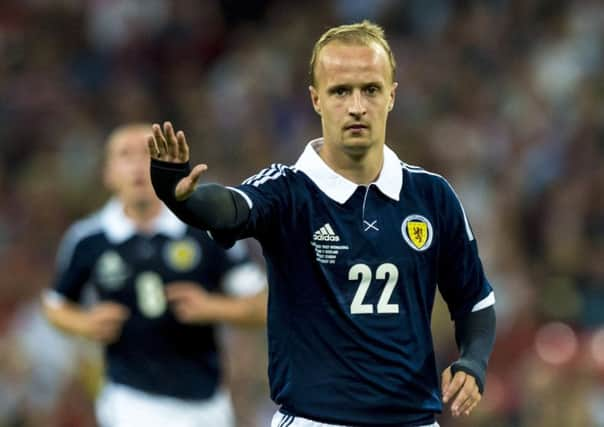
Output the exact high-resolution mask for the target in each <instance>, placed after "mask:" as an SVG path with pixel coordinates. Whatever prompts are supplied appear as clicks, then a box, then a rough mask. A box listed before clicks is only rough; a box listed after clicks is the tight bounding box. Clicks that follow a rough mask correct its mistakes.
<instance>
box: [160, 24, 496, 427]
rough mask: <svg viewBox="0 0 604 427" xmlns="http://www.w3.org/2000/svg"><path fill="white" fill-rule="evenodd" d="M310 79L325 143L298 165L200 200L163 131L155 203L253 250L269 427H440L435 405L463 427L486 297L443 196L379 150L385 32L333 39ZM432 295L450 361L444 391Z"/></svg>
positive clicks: (438, 180)
mask: <svg viewBox="0 0 604 427" xmlns="http://www.w3.org/2000/svg"><path fill="white" fill-rule="evenodd" d="M310 72H311V85H310V88H309V89H310V98H311V101H312V105H313V107H314V109H315V111H316V112H317V114H318V115H319V116H320V118H321V123H322V138H318V139H315V140H313V141H310V142H309V143H308V145H307V146H306V148H305V150H304V152H303V153H302V155H301V156H300V158H299V159H298V161H297V162H296V164H295V165H294V166H290V167H288V166H284V165H280V164H274V165H272V166H270V167H268V168H266V169H264V170H262V171H261V172H260V173H258V174H257V175H255V176H252V177H251V178H249V179H247V180H245V181H244V182H243V183H242V184H241V185H239V186H237V187H234V188H231V187H223V186H220V185H218V184H203V185H199V186H198V185H197V183H198V181H199V179H200V176H201V174H202V173H203V172H204V171H205V170H206V168H207V166H206V165H205V164H201V165H197V166H195V167H194V168H193V169H190V166H189V164H188V159H189V148H188V144H187V142H186V138H185V135H184V133H183V132H182V131H178V132H175V130H174V128H173V126H172V124H171V123H169V122H165V123H164V124H163V128H162V127H160V126H159V125H157V124H155V125H153V137H152V138H149V149H150V153H151V156H152V171H151V174H152V181H153V185H154V187H155V190H156V192H157V194H158V195H159V197H160V198H162V199H163V200H164V201H166V203H167V204H168V206H169V207H170V208H171V209H172V210H173V211H174V212H175V213H176V214H177V215H179V216H180V217H181V218H182V219H184V220H185V221H187V222H188V223H189V224H192V225H195V226H197V227H199V228H202V229H204V230H209V231H210V232H211V234H212V236H213V238H214V239H215V240H216V241H219V242H221V243H222V244H224V245H229V244H232V243H233V242H234V241H235V240H236V239H240V238H244V237H248V236H253V237H255V238H256V239H258V241H259V242H260V244H261V245H262V248H263V250H264V255H265V258H266V262H267V266H268V276H269V289H270V292H269V295H270V296H269V306H268V307H269V308H268V339H269V380H270V387H271V397H272V399H273V400H274V401H275V402H276V403H277V404H278V405H280V409H279V411H278V412H277V413H276V414H275V415H274V417H273V421H272V426H273V427H277V426H279V427H282V426H289V427H292V426H329V425H338V426H340V425H346V426H352V425H354V426H372V427H376V426H397V427H400V426H437V425H438V424H437V421H436V416H437V414H438V413H439V412H441V411H442V401H444V402H445V403H450V404H451V410H452V413H453V415H454V416H459V415H461V414H465V415H469V414H470V412H471V411H472V410H473V409H474V407H475V406H476V405H477V404H478V402H479V401H480V399H481V395H482V393H483V389H484V382H485V371H486V367H487V361H488V358H489V356H490V353H491V350H492V346H493V342H494V335H495V312H494V302H495V298H494V294H493V291H492V288H491V286H490V285H489V282H488V281H487V279H486V277H485V274H484V272H483V268H482V265H481V261H480V259H479V256H478V249H477V244H476V239H475V236H474V234H473V232H472V229H471V227H470V224H469V222H468V218H467V217H466V214H465V212H464V209H463V207H462V204H461V202H460V200H459V199H458V197H457V195H456V194H455V192H454V191H453V189H452V187H451V186H450V184H449V183H448V182H447V181H446V180H445V179H444V178H443V177H442V176H440V175H437V174H435V173H431V172H428V171H426V170H424V169H422V168H419V167H416V166H411V165H408V164H406V163H404V162H402V161H401V160H399V158H398V157H397V155H396V154H395V153H394V152H393V151H392V150H391V149H390V148H388V147H387V146H386V145H385V139H386V137H385V134H386V122H387V118H388V114H389V112H390V110H392V108H393V106H394V101H395V91H396V87H397V84H396V83H395V81H394V76H395V60H394V58H393V55H392V52H391V50H390V47H389V45H388V43H387V41H386V40H385V39H384V34H383V31H382V29H381V28H380V27H379V26H377V25H375V24H372V23H370V22H367V21H364V22H362V23H357V24H352V25H344V26H339V27H334V28H331V29H329V30H328V31H326V32H325V33H324V34H323V35H322V36H321V38H320V39H319V40H318V41H317V43H316V45H315V47H314V50H313V54H312V58H311V61H310ZM437 287H438V289H439V290H440V292H441V293H442V295H443V297H444V299H445V301H446V302H447V304H448V308H449V311H450V313H451V317H452V319H453V321H454V322H455V334H456V339H457V342H458V346H459V350H460V356H459V359H458V360H456V361H454V363H452V364H451V366H449V367H447V368H446V369H445V370H444V372H443V373H442V376H441V382H440V384H439V378H438V373H437V370H436V364H435V355H434V349H433V345H432V335H431V331H430V317H431V311H432V307H433V302H434V297H435V292H436V289H437ZM439 386H442V395H441V388H440V387H439Z"/></svg>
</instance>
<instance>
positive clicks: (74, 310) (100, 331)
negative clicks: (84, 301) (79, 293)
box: [43, 293, 129, 344]
mask: <svg viewBox="0 0 604 427" xmlns="http://www.w3.org/2000/svg"><path fill="white" fill-rule="evenodd" d="M43 307H44V313H45V314H46V317H47V318H48V320H49V321H50V323H52V324H53V325H54V326H55V327H57V328H59V329H61V330H62V331H64V332H67V333H69V334H72V335H78V336H82V337H84V338H88V339H90V340H93V341H97V342H100V343H103V344H109V343H112V342H114V341H116V340H117V339H118V338H119V336H120V333H121V330H122V325H123V324H124V321H125V320H126V319H127V318H128V315H129V311H128V309H127V308H126V307H124V306H123V305H121V304H117V303H114V302H102V303H99V304H95V305H93V306H92V307H90V308H83V307H82V306H80V305H79V304H76V303H72V302H70V301H67V300H65V299H63V298H61V297H59V296H58V295H56V294H53V293H47V294H46V295H45V296H44V298H43Z"/></svg>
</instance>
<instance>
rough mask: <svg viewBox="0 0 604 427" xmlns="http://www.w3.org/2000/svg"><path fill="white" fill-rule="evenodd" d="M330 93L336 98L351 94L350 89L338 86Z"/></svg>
mask: <svg viewBox="0 0 604 427" xmlns="http://www.w3.org/2000/svg"><path fill="white" fill-rule="evenodd" d="M329 93H331V94H332V95H335V96H340V97H341V96H346V95H348V94H349V93H350V88H348V87H346V86H336V87H334V88H333V89H331V90H330V91H329Z"/></svg>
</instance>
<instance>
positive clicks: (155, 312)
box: [135, 271, 166, 317]
mask: <svg viewBox="0 0 604 427" xmlns="http://www.w3.org/2000/svg"><path fill="white" fill-rule="evenodd" d="M135 287H136V299H137V302H138V308H139V309H140V311H141V313H143V314H144V315H145V316H147V317H159V316H161V315H162V314H163V312H164V311H165V310H166V296H165V294H164V286H163V281H162V279H161V276H160V275H159V274H157V273H154V272H152V271H146V272H144V273H141V274H139V275H138V277H137V278H136V283H135Z"/></svg>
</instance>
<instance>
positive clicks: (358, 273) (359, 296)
mask: <svg viewBox="0 0 604 427" xmlns="http://www.w3.org/2000/svg"><path fill="white" fill-rule="evenodd" d="M372 276H373V274H372V273H371V268H369V266H368V265H367V264H355V265H353V266H352V267H350V270H348V280H353V281H357V280H360V282H359V287H358V288H357V291H356V292H355V294H354V298H353V299H352V303H351V304H350V313H351V314H372V313H373V304H367V303H364V302H363V300H364V299H365V295H367V291H368V290H369V285H371V277H372ZM386 277H387V278H388V280H387V281H386V285H385V286H384V289H383V290H382V294H381V295H380V298H379V300H378V303H377V313H378V314H392V313H398V304H391V303H390V297H391V296H392V292H393V291H394V287H395V286H396V282H397V281H398V268H396V265H394V264H390V263H385V264H380V265H379V266H378V268H377V270H376V271H375V278H376V279H378V280H384V279H386Z"/></svg>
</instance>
